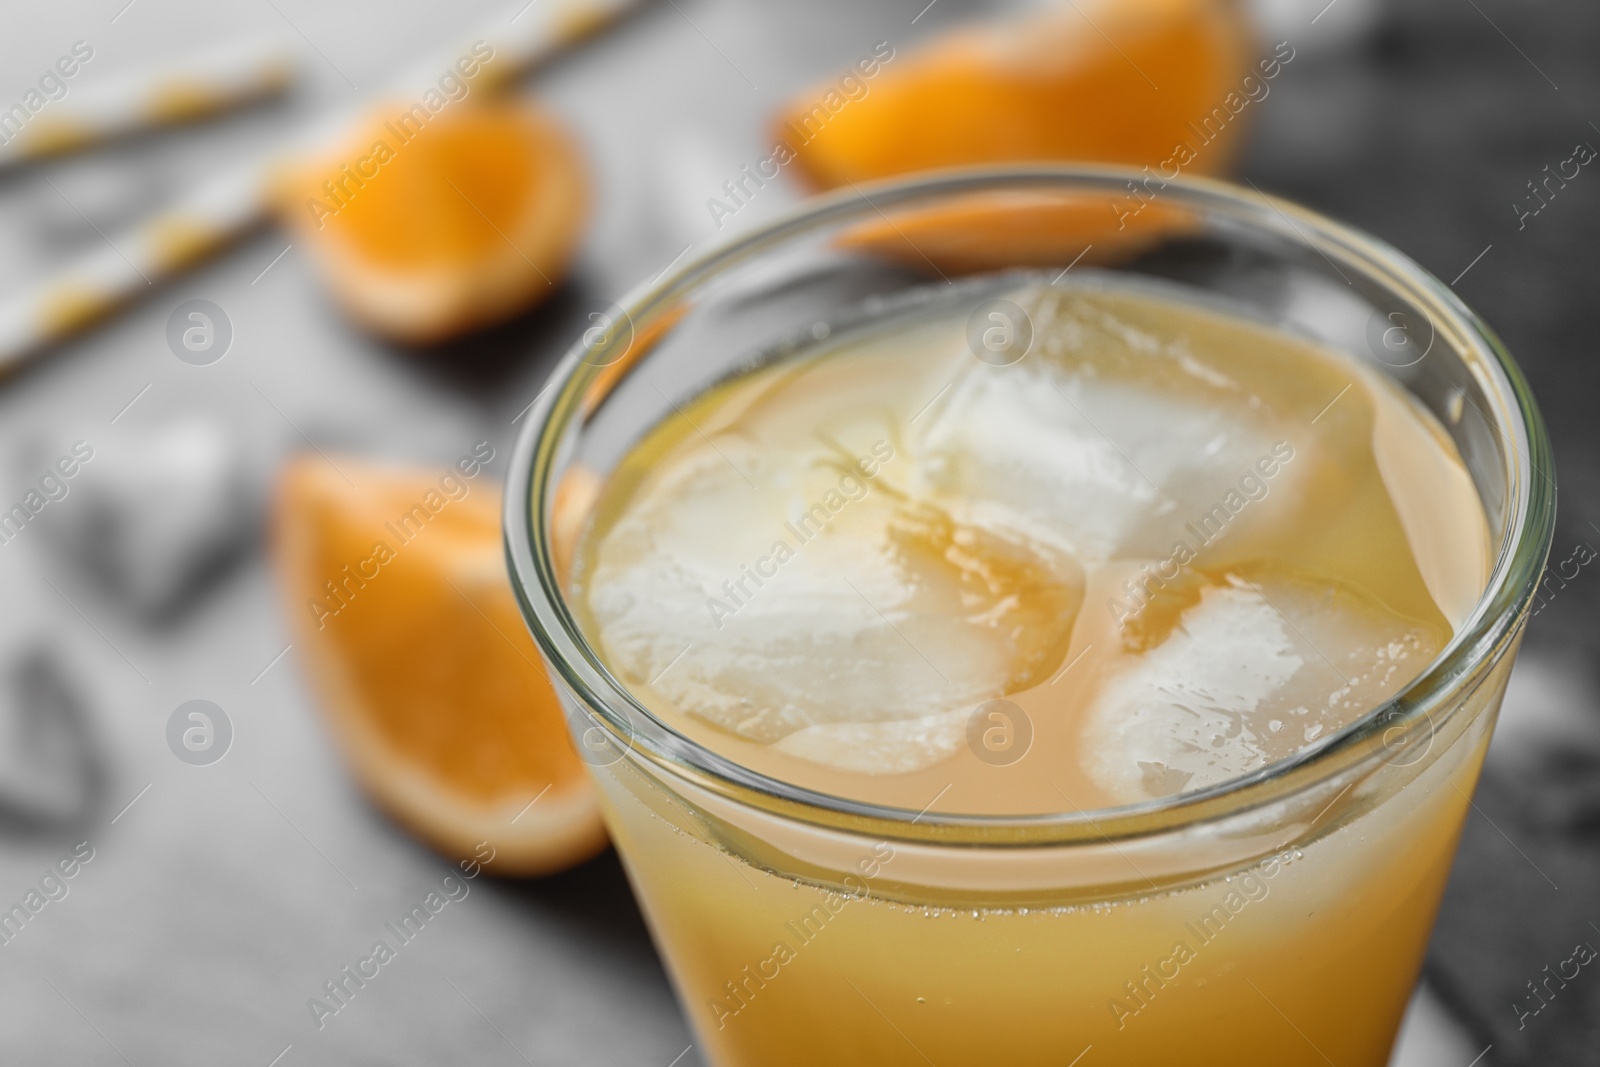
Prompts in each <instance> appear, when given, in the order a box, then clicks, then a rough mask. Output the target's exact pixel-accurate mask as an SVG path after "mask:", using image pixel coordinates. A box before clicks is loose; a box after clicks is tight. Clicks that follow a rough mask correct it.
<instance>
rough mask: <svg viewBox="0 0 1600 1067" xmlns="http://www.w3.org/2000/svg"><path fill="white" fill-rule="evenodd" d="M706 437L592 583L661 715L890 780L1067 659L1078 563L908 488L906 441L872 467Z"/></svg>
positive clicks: (616, 531) (604, 627) (614, 544)
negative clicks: (896, 470)
mask: <svg viewBox="0 0 1600 1067" xmlns="http://www.w3.org/2000/svg"><path fill="white" fill-rule="evenodd" d="M704 444H705V446H706V447H700V448H698V450H694V451H692V452H691V453H690V454H688V455H685V456H680V457H679V458H677V459H675V460H674V462H672V463H663V464H660V465H659V466H658V467H657V468H656V471H655V475H654V476H653V477H652V479H650V480H648V481H647V483H646V484H644V485H642V486H641V487H640V488H639V489H638V490H637V491H636V493H635V494H634V496H633V497H632V499H631V500H630V501H629V507H628V509H627V510H626V512H625V513H624V514H623V515H622V516H621V517H620V518H619V519H618V520H617V522H616V524H615V525H614V526H613V527H612V528H611V529H610V530H609V531H607V533H606V534H605V536H604V539H603V541H602V542H601V544H600V545H599V549H598V551H597V552H596V554H595V556H594V560H593V564H592V567H591V569H590V572H589V573H588V574H587V575H586V576H585V577H584V578H583V584H584V586H585V589H586V593H587V603H588V605H589V608H590V610H591V611H592V612H593V614H594V616H595V621H596V622H597V623H598V629H599V633H600V635H601V641H602V643H603V645H604V653H605V657H606V659H607V662H608V663H609V664H610V665H611V666H612V668H613V669H614V670H615V671H617V673H618V674H619V675H620V676H621V677H622V678H623V679H624V680H625V681H626V682H627V683H629V684H630V686H632V687H633V688H634V689H635V690H636V691H638V692H640V693H641V695H642V696H643V697H644V698H645V700H646V702H647V703H651V704H653V705H661V704H664V705H665V708H666V709H668V710H675V711H677V712H681V713H688V714H692V715H694V716H697V717H699V718H700V719H702V720H705V721H707V722H710V723H712V724H714V725H716V726H718V727H721V728H722V729H725V730H728V731H730V732H732V733H734V734H737V735H739V736H741V737H743V738H746V739H748V740H752V741H757V742H763V743H768V744H771V743H776V742H781V743H782V744H781V747H782V748H783V749H784V750H785V751H788V752H790V753H791V754H793V755H797V756H800V757H802V758H805V759H809V760H813V761H816V762H820V763H826V764H830V765H833V766H836V767H840V768H846V769H851V770H857V771H863V772H868V773H896V772H902V771H909V770H915V769H918V768H920V767H923V766H927V765H929V764H931V763H933V762H936V761H938V760H940V759H943V758H945V757H946V756H949V755H950V754H952V753H953V752H954V751H955V750H956V749H957V748H958V747H959V746H960V745H961V743H962V738H963V731H964V723H965V715H966V713H967V712H969V711H970V710H971V708H972V707H973V706H974V705H976V704H979V703H981V702H983V701H985V700H988V699H990V698H993V697H997V696H1001V695H1004V694H1007V693H1011V692H1015V691H1018V690H1020V689H1024V688H1027V687H1029V686H1031V685H1033V684H1036V683H1037V682H1038V681H1040V680H1042V679H1044V678H1046V677H1048V676H1049V673H1050V672H1051V670H1053V669H1054V667H1055V666H1056V665H1057V664H1058V663H1059V661H1060V660H1061V658H1062V656H1063V654H1064V652H1065V650H1066V647H1067V643H1068V639H1069V635H1070V632H1071V628H1072V624H1073V621H1074V619H1075V618H1076V615H1077V612H1078V608H1079V606H1080V604H1081V602H1082V598H1083V581H1084V580H1083V572H1082V569H1081V568H1080V567H1079V566H1078V564H1077V563H1076V561H1074V560H1073V559H1072V558H1071V557H1069V556H1067V555H1065V554H1063V553H1060V552H1057V551H1054V550H1052V549H1050V548H1048V547H1045V546H1040V545H1037V544H1032V543H1029V542H1028V541H1027V540H1025V539H1023V538H1020V537H1016V536H1011V535H1007V534H1005V533H1003V532H999V531H994V530H986V529H983V528H980V527H975V526H972V525H970V524H964V523H960V522H957V521H955V520H954V519H952V518H951V517H950V515H949V514H948V513H946V512H945V511H944V510H943V509H941V508H939V507H937V506H935V505H932V504H928V503H926V502H918V501H914V500H910V499H907V498H905V497H904V496H902V495H900V493H899V492H898V491H897V490H896V489H895V488H894V486H893V480H892V478H891V477H889V474H888V472H889V469H890V468H891V467H892V466H893V465H894V464H895V463H897V462H899V463H905V462H908V460H907V459H906V458H905V457H900V456H897V455H896V454H895V453H894V451H893V450H892V448H887V449H883V450H880V453H879V462H878V463H877V464H863V463H862V462H861V460H860V457H857V456H852V455H849V454H844V455H841V454H840V451H839V449H838V448H836V447H835V446H834V444H833V443H831V440H824V439H821V438H814V439H812V440H801V441H794V440H791V441H788V442H785V443H784V445H783V446H782V447H780V446H779V445H777V444H774V443H773V442H770V441H767V442H762V443H761V444H759V445H757V444H755V443H752V442H749V441H746V440H743V439H742V438H741V437H740V436H739V435H738V434H732V433H729V434H721V435H718V436H717V437H716V439H715V440H714V441H713V440H711V439H709V438H708V439H707V440H706V441H705V442H704ZM885 454H887V455H888V457H889V458H887V459H885V458H882V457H883V456H884V455H885ZM868 467H871V468H873V469H874V473H873V474H872V475H870V476H869V475H867V474H866V473H864V471H865V470H866V469H867V468H868Z"/></svg>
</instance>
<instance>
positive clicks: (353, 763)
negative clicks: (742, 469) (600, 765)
mask: <svg viewBox="0 0 1600 1067" xmlns="http://www.w3.org/2000/svg"><path fill="white" fill-rule="evenodd" d="M337 462H338V468H337V470H336V469H335V468H334V467H333V466H331V465H330V463H329V462H328V461H326V460H324V459H322V458H320V457H315V456H312V457H306V458H301V459H296V460H294V461H293V462H291V463H290V465H289V466H288V468H287V469H286V470H285V471H284V473H283V475H282V478H281V481H280V483H279V486H278V490H277V499H276V501H275V505H274V510H273V513H274V541H275V546H274V547H275V552H276V555H277V562H278V565H279V572H280V578H281V583H280V584H281V585H282V587H283V589H284V592H285V595H286V599H287V601H288V611H289V617H290V619H291V620H293V626H294V629H295V631H296V635H295V641H294V647H295V650H296V652H297V653H298V654H299V656H300V658H301V661H302V662H303V664H304V665H305V667H306V669H307V671H308V673H309V675H310V679H311V681H312V683H313V686H314V688H315V689H316V691H317V693H318V695H319V696H320V698H321V704H322V707H323V708H324V710H325V711H326V713H327V716H328V719H329V720H330V722H331V724H332V726H333V732H334V735H335V737H336V738H337V740H338V742H339V744H340V747H341V748H342V750H343V752H344V755H345V757H346V759H347V762H348V763H349V765H350V767H351V768H352V770H353V771H354V772H355V776H356V778H357V780H358V781H359V782H360V784H361V785H362V786H363V788H364V789H365V790H366V792H367V793H368V795H369V796H371V798H372V799H373V800H374V801H376V802H377V804H378V805H379V806H381V807H382V808H384V809H385V810H387V811H388V812H389V813H390V814H391V815H392V816H393V817H394V818H395V819H396V820H397V821H398V822H400V823H401V824H403V825H404V826H406V827H407V828H409V829H410V830H411V831H412V832H413V833H415V834H416V835H417V836H418V837H420V838H421V839H422V840H424V841H426V842H427V843H428V844H430V845H432V846H433V847H434V848H435V849H437V850H438V851H440V852H442V853H443V854H445V855H446V856H449V857H451V858H452V859H469V858H472V857H474V856H478V857H480V858H481V857H482V856H483V855H486V854H488V853H487V850H486V849H484V848H483V847H482V846H483V845H484V844H487V845H488V846H489V847H490V848H492V849H493V855H494V860H493V861H492V862H490V863H488V864H487V865H486V866H487V868H488V869H489V870H490V871H491V872H492V873H497V874H521V875H533V874H545V873H549V872H553V871H557V870H561V869H564V868H566V867H569V866H572V865H573V864H576V863H578V862H581V861H582V860H585V859H588V858H589V857H590V856H592V855H594V854H595V853H596V852H598V851H599V850H600V849H601V848H603V847H604V845H605V842H606V833H605V830H604V828H603V827H602V825H601V822H600V812H599V809H598V807H597V804H596V800H595V793H594V787H593V785H592V784H591V782H590V779H589V777H588V770H587V768H586V767H585V766H584V764H583V762H582V761H581V760H579V758H578V756H577V754H576V752H575V751H574V749H573V746H572V744H571V742H570V741H569V739H568V734H567V729H566V724H565V723H564V721H563V718H562V713H561V708H560V705H559V703H558V701H557V697H556V693H555V690H554V688H553V687H552V685H551V682H550V679H549V678H548V676H547V675H546V673H545V669H544V666H543V664H542V662H541V661H540V659H539V653H538V650H537V649H536V648H535V647H534V644H533V640H532V639H531V638H530V637H529V636H528V632H527V629H526V627H525V626H524V625H523V622H522V618H521V615H520V614H519V612H518V609H517V605H516V602H515V600H514V598H513V594H512V591H511V586H510V580H509V578H508V577H507V575H506V567H505V560H504V555H503V551H502V548H501V539H500V491H499V487H498V486H493V485H488V484H483V483H482V482H479V481H477V480H474V479H469V478H467V477H465V476H463V474H462V472H461V471H459V470H428V469H425V468H423V469H418V468H405V467H383V466H376V465H372V464H367V463H362V462H358V461H355V460H350V459H340V460H338V461H337ZM341 472H342V475H341ZM345 477H348V478H349V479H350V481H351V482H353V483H354V484H355V485H356V486H357V487H359V488H352V487H351V485H350V484H348V483H347V482H346V481H345V480H344V479H345Z"/></svg>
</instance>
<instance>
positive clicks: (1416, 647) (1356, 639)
mask: <svg viewBox="0 0 1600 1067" xmlns="http://www.w3.org/2000/svg"><path fill="white" fill-rule="evenodd" d="M1197 577H1198V579H1199V580H1197V581H1195V582H1194V583H1193V585H1192V586H1191V595H1190V596H1188V597H1180V598H1172V599H1168V600H1164V601H1160V602H1156V603H1154V604H1152V607H1151V609H1147V610H1155V611H1157V612H1159V613H1165V614H1166V615H1167V616H1169V617H1167V618H1164V619H1161V618H1158V619H1154V620H1152V619H1148V618H1146V619H1140V620H1138V622H1140V623H1141V624H1142V627H1141V628H1140V629H1139V630H1137V631H1136V632H1137V633H1138V639H1137V640H1131V641H1130V642H1129V649H1128V651H1127V652H1126V654H1125V655H1124V656H1122V657H1119V658H1121V659H1123V663H1122V664H1121V665H1120V666H1118V667H1117V668H1115V669H1114V671H1113V673H1112V675H1111V676H1110V677H1109V679H1108V680H1107V681H1106V682H1105V683H1104V685H1103V686H1102V688H1101V690H1100V692H1099V693H1098V694H1097V695H1096V697H1095V698H1094V700H1093V701H1092V703H1091V704H1090V706H1089V707H1088V709H1087V710H1086V713H1085V716H1084V720H1083V733H1084V743H1083V745H1082V751H1083V752H1084V753H1085V756H1084V763H1085V770H1086V771H1087V772H1088V774H1089V775H1090V777H1091V778H1092V779H1093V780H1094V781H1095V782H1096V783H1097V784H1098V785H1100V786H1101V788H1103V789H1105V790H1106V791H1107V792H1108V793H1109V794H1111V796H1112V797H1113V798H1115V800H1116V801H1117V802H1120V803H1135V802H1138V801H1143V800H1149V799H1151V798H1154V797H1160V796H1168V795H1171V794H1174V793H1178V792H1186V791H1192V790H1195V789H1201V788H1204V787H1206V786H1211V785H1216V784H1217V783H1220V782H1224V781H1227V780H1228V779H1230V778H1235V777H1237V776H1239V775H1241V774H1245V773H1247V772H1250V771H1253V770H1256V769H1257V768H1260V767H1264V766H1266V765H1268V764H1270V763H1274V762H1276V761H1278V760H1281V759H1284V758H1286V757H1288V756H1292V755H1294V754H1295V753H1296V752H1298V751H1300V750H1301V749H1303V748H1305V747H1306V746H1307V745H1309V744H1311V743H1313V742H1315V741H1316V740H1318V739H1320V738H1324V737H1327V736H1329V735H1331V734H1333V733H1334V732H1336V731H1338V730H1339V729H1341V728H1343V727H1344V726H1347V725H1348V724H1350V723H1351V722H1353V721H1355V720H1356V719H1357V718H1359V717H1360V716H1361V715H1362V714H1363V713H1365V712H1367V711H1369V710H1371V709H1372V708H1374V707H1375V706H1377V705H1378V704H1379V703H1381V702H1382V701H1383V700H1385V699H1386V698H1388V697H1389V696H1392V695H1393V694H1394V693H1395V692H1397V691H1398V690H1399V689H1400V688H1401V687H1402V686H1403V685H1404V684H1405V683H1406V682H1408V681H1410V680H1411V679H1412V678H1413V677H1415V676H1416V675H1417V674H1418V673H1419V672H1420V671H1421V670H1422V668H1423V667H1425V666H1426V665H1427V664H1428V662H1429V661H1430V660H1431V659H1432V658H1433V657H1434V656H1435V655H1436V654H1437V653H1438V651H1439V649H1440V648H1442V647H1443V644H1444V642H1445V640H1446V639H1447V634H1446V633H1445V631H1444V629H1443V628H1442V627H1441V626H1437V625H1433V624H1429V623H1423V622H1417V621H1414V620H1411V619H1407V618H1403V617H1401V616H1399V615H1396V614H1394V613H1393V612H1391V611H1390V610H1389V609H1388V608H1386V607H1385V606H1384V605H1383V604H1382V603H1380V602H1379V601H1378V600H1376V599H1375V598H1372V597H1369V596H1367V595H1365V594H1363V593H1360V592H1358V591H1356V590H1355V589H1352V588H1350V587H1349V586H1346V585H1343V584H1341V583H1339V582H1336V581H1334V580H1332V579H1328V578H1322V577H1313V576H1310V575H1295V574H1288V573H1286V572H1284V571H1282V570H1280V569H1269V568H1264V567H1258V568H1245V569H1239V570H1234V571H1230V572H1227V573H1223V574H1208V575H1203V576H1197Z"/></svg>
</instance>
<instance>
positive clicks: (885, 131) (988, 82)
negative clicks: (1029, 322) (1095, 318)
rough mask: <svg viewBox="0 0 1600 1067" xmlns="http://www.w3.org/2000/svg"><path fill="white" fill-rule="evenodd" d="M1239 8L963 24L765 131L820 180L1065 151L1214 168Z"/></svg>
mask: <svg viewBox="0 0 1600 1067" xmlns="http://www.w3.org/2000/svg"><path fill="white" fill-rule="evenodd" d="M1240 6H1241V5H1239V4H1237V3H1234V2H1233V0H1076V2H1075V3H1058V4H1055V5H1053V6H1051V7H1050V8H1049V10H1047V11H1046V12H1044V13H1041V14H1035V15H1029V16H1025V17H1022V18H1018V19H1013V20H1011V21H1009V22H1005V23H1001V24H995V25H986V26H982V27H975V28H967V29H962V30H958V31H956V32H954V33H951V34H948V35H946V36H944V37H942V38H939V39H936V40H935V41H933V42H931V43H929V44H928V45H926V46H925V47H923V48H921V49H918V50H916V51H913V52H909V53H907V54H905V55H902V56H898V57H896V56H893V55H892V54H891V56H890V58H889V60H888V62H886V63H883V64H881V66H880V65H878V64H876V63H871V64H865V65H858V68H857V72H855V73H860V74H862V75H866V71H867V70H869V69H873V68H876V69H875V70H874V72H873V74H872V75H871V76H864V77H855V76H854V73H853V74H852V75H850V76H848V77H849V79H850V80H849V82H848V84H846V83H845V79H840V81H839V83H837V84H834V83H830V84H827V85H822V86H818V87H817V88H816V89H813V90H812V91H811V92H808V93H804V94H802V95H801V96H799V97H798V98H796V99H795V101H793V102H792V103H791V104H790V105H789V106H788V107H786V108H785V109H784V110H783V111H782V112H781V113H780V114H779V115H778V117H777V124H776V129H775V131H774V132H775V134H776V136H777V138H778V139H779V141H780V142H782V143H783V144H786V145H788V146H789V148H790V149H791V150H792V151H793V152H794V153H795V155H796V166H797V167H798V168H799V169H800V170H801V171H802V172H803V173H804V175H805V176H806V177H807V178H808V179H809V180H810V182H811V183H812V184H813V185H815V186H817V187H819V188H832V187H833V186H837V185H844V184H846V183H849V182H863V181H867V180H869V179H874V178H883V177H887V176H889V175H895V174H904V173H907V172H910V171H918V170H928V169H933V168H938V167H952V166H964V165H978V164H991V163H1020V162H1052V161H1061V160H1080V161H1100V162H1111V163H1131V164H1133V165H1134V166H1143V165H1149V166H1150V167H1152V168H1160V167H1162V165H1163V164H1166V165H1167V169H1168V170H1169V171H1171V170H1172V169H1173V168H1174V167H1176V168H1177V169H1181V170H1184V171H1189V172H1195V173H1206V174H1215V173H1219V172H1220V171H1222V170H1223V169H1225V168H1226V166H1227V165H1228V164H1229V162H1230V161H1231V160H1232V158H1233V156H1234V154H1235V152H1236V150H1237V145H1238V143H1239V134H1240V131H1241V127H1243V126H1244V125H1245V124H1246V121H1247V119H1248V115H1247V114H1245V112H1247V111H1248V110H1249V108H1250V107H1252V106H1254V105H1253V104H1251V103H1249V99H1248V96H1247V92H1248V91H1249V90H1247V89H1246V87H1244V84H1243V79H1244V78H1245V77H1246V76H1247V75H1251V76H1255V75H1256V72H1255V71H1254V69H1253V68H1252V67H1251V65H1250V64H1251V61H1252V60H1253V59H1254V53H1255V44H1254V40H1253V38H1252V36H1251V34H1250V31H1249V27H1248V25H1247V23H1246V21H1245V18H1244V16H1243V14H1242V13H1241V11H1240ZM879 54H880V56H881V53H879ZM1273 69H1274V73H1275V72H1276V68H1273ZM1255 81H1256V82H1257V83H1259V82H1260V77H1259V76H1255ZM839 85H846V88H849V89H852V90H853V91H854V92H853V96H854V98H851V97H849V96H846V95H844V94H843V93H841V92H840V91H839V88H838V86H839ZM863 86H864V87H865V91H864V93H863V91H862V87H863ZM1254 91H1255V92H1256V93H1258V94H1259V93H1260V92H1261V90H1259V89H1256V90H1254ZM1230 94H1232V96H1231V97H1230ZM1208 122H1209V125H1208ZM1191 123H1193V124H1194V125H1193V126H1192V127H1191V125H1190V124H1191ZM1180 145H1187V146H1189V148H1190V150H1191V151H1190V152H1189V153H1183V152H1179V151H1178V147H1179V146H1180ZM1186 155H1192V157H1193V158H1190V159H1187V161H1185V160H1184V159H1182V158H1175V157H1183V156H1186ZM1171 176H1173V175H1172V174H1171V173H1169V174H1168V177H1171Z"/></svg>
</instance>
